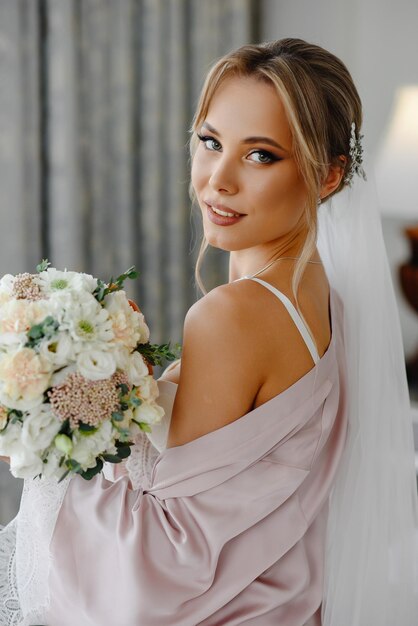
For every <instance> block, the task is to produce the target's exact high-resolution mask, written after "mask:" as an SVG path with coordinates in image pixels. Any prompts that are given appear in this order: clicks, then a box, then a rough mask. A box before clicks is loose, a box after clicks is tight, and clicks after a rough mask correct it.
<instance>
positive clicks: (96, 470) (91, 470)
mask: <svg viewBox="0 0 418 626" xmlns="http://www.w3.org/2000/svg"><path fill="white" fill-rule="evenodd" d="M102 469H103V461H102V460H101V459H97V464H96V465H95V466H94V467H90V468H89V469H88V470H85V471H84V472H80V473H81V476H82V477H83V478H84V479H85V480H91V479H92V478H93V476H96V474H99V472H101V471H102Z"/></svg>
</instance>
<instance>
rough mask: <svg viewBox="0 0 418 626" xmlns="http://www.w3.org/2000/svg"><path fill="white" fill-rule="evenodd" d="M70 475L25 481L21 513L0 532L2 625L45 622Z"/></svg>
mask: <svg viewBox="0 0 418 626" xmlns="http://www.w3.org/2000/svg"><path fill="white" fill-rule="evenodd" d="M71 478H72V476H68V477H67V478H66V479H65V480H63V481H62V482H61V483H59V484H58V483H57V481H56V480H54V479H41V480H39V479H35V480H25V482H24V486H23V492H22V499H21V503H20V509H19V513H18V515H17V516H16V517H15V519H14V520H13V521H12V522H10V524H9V525H8V526H6V527H5V528H3V529H2V530H1V532H0V598H1V600H0V626H31V625H33V624H44V623H45V622H44V615H45V611H46V610H47V609H48V606H49V592H48V575H49V565H50V543H51V540H52V535H53V532H54V528H55V524H56V521H57V517H58V513H59V510H60V508H61V505H62V501H63V499H64V496H65V493H66V491H67V487H68V484H69V482H70V480H71Z"/></svg>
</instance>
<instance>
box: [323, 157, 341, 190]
mask: <svg viewBox="0 0 418 626" xmlns="http://www.w3.org/2000/svg"><path fill="white" fill-rule="evenodd" d="M338 161H339V163H338V162H335V163H331V164H330V166H329V169H328V174H327V177H326V178H325V180H324V182H323V183H322V185H321V189H320V196H321V199H324V198H326V197H327V196H329V195H330V194H331V193H333V192H334V191H335V190H336V189H337V188H338V187H339V185H340V183H341V179H342V177H343V176H344V171H345V163H346V162H347V158H346V157H345V156H343V155H341V156H340V157H338Z"/></svg>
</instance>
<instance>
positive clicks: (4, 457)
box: [0, 456, 10, 465]
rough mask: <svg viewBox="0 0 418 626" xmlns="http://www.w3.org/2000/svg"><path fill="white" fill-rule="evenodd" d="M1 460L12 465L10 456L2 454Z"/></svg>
mask: <svg viewBox="0 0 418 626" xmlns="http://www.w3.org/2000/svg"><path fill="white" fill-rule="evenodd" d="M0 461H4V462H5V463H7V464H8V465H10V459H9V457H8V456H0Z"/></svg>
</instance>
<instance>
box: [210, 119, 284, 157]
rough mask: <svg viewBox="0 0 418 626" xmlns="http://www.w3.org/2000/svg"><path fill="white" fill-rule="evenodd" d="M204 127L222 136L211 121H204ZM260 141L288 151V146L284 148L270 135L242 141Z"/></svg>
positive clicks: (247, 138)
mask: <svg viewBox="0 0 418 626" xmlns="http://www.w3.org/2000/svg"><path fill="white" fill-rule="evenodd" d="M202 128H207V129H208V130H210V132H211V133H213V134H214V135H218V137H220V136H221V135H220V134H219V132H218V131H217V130H216V129H215V128H213V126H211V125H210V124H209V122H203V123H202ZM258 141H261V142H262V143H268V144H269V145H270V146H274V147H275V148H279V149H280V150H284V152H288V151H287V150H286V148H283V146H281V145H280V144H279V143H277V141H274V139H271V138H270V137H259V136H256V137H246V138H245V139H243V140H242V141H241V143H257V142H258Z"/></svg>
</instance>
